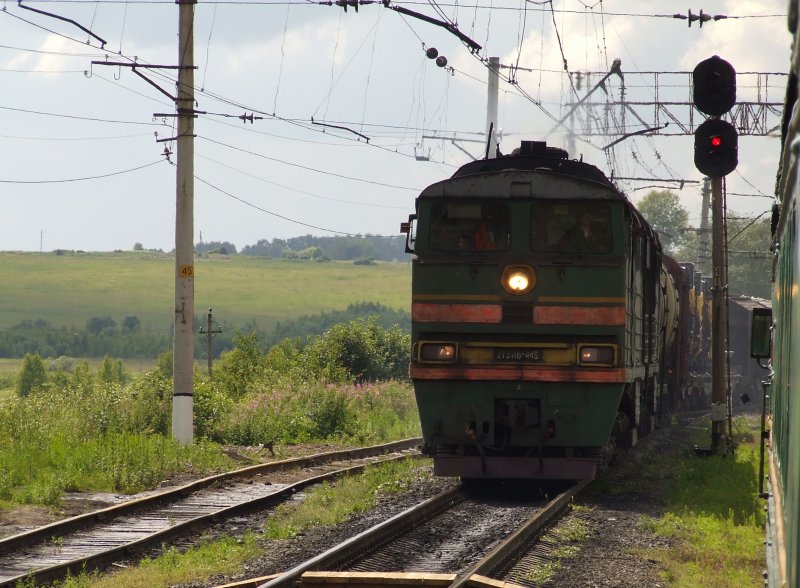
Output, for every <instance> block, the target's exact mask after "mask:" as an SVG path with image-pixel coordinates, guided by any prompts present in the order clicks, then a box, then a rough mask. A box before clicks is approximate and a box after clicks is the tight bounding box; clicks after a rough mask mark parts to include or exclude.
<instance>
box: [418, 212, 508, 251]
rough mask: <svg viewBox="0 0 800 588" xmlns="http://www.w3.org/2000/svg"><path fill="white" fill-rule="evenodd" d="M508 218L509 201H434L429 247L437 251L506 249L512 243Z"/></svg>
mask: <svg viewBox="0 0 800 588" xmlns="http://www.w3.org/2000/svg"><path fill="white" fill-rule="evenodd" d="M509 218H510V214H509V209H508V205H506V204H486V203H480V202H439V203H435V204H434V205H433V207H432V209H431V225H430V247H431V249H434V250H438V251H505V250H506V249H508V246H509Z"/></svg>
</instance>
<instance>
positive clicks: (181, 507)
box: [0, 439, 420, 586]
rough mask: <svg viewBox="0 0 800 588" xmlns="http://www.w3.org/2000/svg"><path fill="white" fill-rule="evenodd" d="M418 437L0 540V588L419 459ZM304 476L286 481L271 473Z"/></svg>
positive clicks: (83, 566)
mask: <svg viewBox="0 0 800 588" xmlns="http://www.w3.org/2000/svg"><path fill="white" fill-rule="evenodd" d="M419 443H420V439H407V440H405V441H399V442H395V443H389V444H385V445H379V446H373V447H365V448H360V449H353V450H344V451H333V452H327V453H322V454H317V455H313V456H309V457H303V458H297V459H289V460H283V461H277V462H272V463H266V464H259V465H254V466H250V467H247V468H243V469H240V470H236V471H233V472H228V473H225V474H219V475H216V476H210V477H207V478H204V479H202V480H198V481H196V482H192V483H190V484H186V485H184V486H181V487H178V488H174V489H170V490H167V491H164V492H160V493H157V494H154V495H151V496H147V497H145V498H139V499H135V500H130V501H128V502H124V503H121V504H118V505H115V506H112V507H109V508H105V509H102V510H98V511H93V512H90V513H86V514H83V515H79V516H76V517H72V518H69V519H65V520H62V521H58V522H55V523H52V524H50V525H46V526H44V527H38V528H36V529H33V530H31V531H27V532H24V533H19V534H17V535H13V536H11V537H7V538H5V539H2V540H0V586H13V585H14V584H16V583H17V582H18V581H21V580H32V581H34V582H36V583H42V582H52V581H54V580H58V579H62V578H64V577H66V576H67V575H68V574H76V573H78V572H80V571H82V570H91V569H98V568H102V567H104V566H107V565H109V564H111V563H113V562H114V561H118V560H119V559H122V558H123V557H124V556H126V555H127V554H129V553H131V552H134V551H136V550H140V549H143V548H146V547H150V546H153V545H160V544H162V543H164V542H167V541H168V540H170V539H173V538H175V537H178V536H181V535H185V534H187V533H190V532H192V531H193V530H195V529H197V528H198V527H202V526H204V525H207V524H208V523H210V522H212V521H213V522H218V521H220V520H224V519H225V518H227V517H232V516H236V515H239V514H241V513H243V512H248V511H253V510H256V509H260V508H267V507H271V506H274V505H276V504H278V503H280V502H282V501H284V500H286V499H288V498H289V497H291V496H292V494H293V493H295V492H297V491H298V490H301V489H303V488H305V487H307V486H310V485H313V484H317V483H320V482H323V481H325V480H330V479H334V478H337V477H340V476H343V475H348V474H352V473H357V472H358V471H360V470H362V469H363V468H364V467H366V466H367V465H369V464H372V463H377V462H379V461H388V460H394V459H405V458H407V457H409V456H412V455H418V452H417V451H416V449H415V448H416V447H417V446H418V445H419ZM288 470H304V471H303V473H302V475H299V476H296V477H297V478H300V479H299V480H296V481H294V482H292V483H273V482H272V481H271V480H270V475H271V474H276V473H278V472H286V471H288Z"/></svg>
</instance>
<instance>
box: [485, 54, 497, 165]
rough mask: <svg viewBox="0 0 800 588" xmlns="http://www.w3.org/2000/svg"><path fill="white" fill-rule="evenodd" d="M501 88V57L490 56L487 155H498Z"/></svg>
mask: <svg viewBox="0 0 800 588" xmlns="http://www.w3.org/2000/svg"><path fill="white" fill-rule="evenodd" d="M499 88H500V58H499V57H490V58H489V94H488V98H487V100H486V155H487V157H488V158H489V159H494V158H495V157H497V131H498V129H497V95H498V93H499Z"/></svg>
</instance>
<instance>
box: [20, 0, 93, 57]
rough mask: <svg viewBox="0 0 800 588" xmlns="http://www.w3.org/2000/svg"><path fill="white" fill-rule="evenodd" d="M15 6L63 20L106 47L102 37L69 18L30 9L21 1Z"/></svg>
mask: <svg viewBox="0 0 800 588" xmlns="http://www.w3.org/2000/svg"><path fill="white" fill-rule="evenodd" d="M17 6H19V7H20V8H23V9H25V10H30V11H31V12H36V13H37V14H43V15H45V16H49V17H51V18H56V19H58V20H63V21H64V22H68V23H70V24H73V25H75V26H76V27H78V28H79V29H80V30H82V31H83V32H84V33H86V34H87V35H89V36H91V37H94V38H95V39H97V40H98V41H100V47H101V48H105V46H106V40H105V39H103V38H102V37H98V36H97V35H95V34H94V33H93V32H92V31H90V30H89V29H87V28H86V27H85V26H83V25H82V24H80V23H78V22H76V21H74V20H72V19H71V18H66V17H64V16H59V15H57V14H53V13H52V12H46V11H44V10H39V9H38V8H31V7H30V6H25V5H24V4H23V3H22V0H17ZM87 44H88V41H87Z"/></svg>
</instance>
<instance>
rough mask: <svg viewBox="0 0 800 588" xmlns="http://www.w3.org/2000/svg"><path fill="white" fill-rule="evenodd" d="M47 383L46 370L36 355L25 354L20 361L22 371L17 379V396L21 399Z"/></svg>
mask: <svg viewBox="0 0 800 588" xmlns="http://www.w3.org/2000/svg"><path fill="white" fill-rule="evenodd" d="M46 382H47V370H46V369H45V367H44V361H42V358H41V357H39V354H38V353H26V354H25V357H24V358H23V360H22V369H21V370H20V372H19V376H18V377H17V394H19V395H20V396H22V397H25V396H28V395H29V394H30V393H31V392H33V391H35V390H37V389H39V388H41V387H43V386H44V385H45V383H46Z"/></svg>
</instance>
